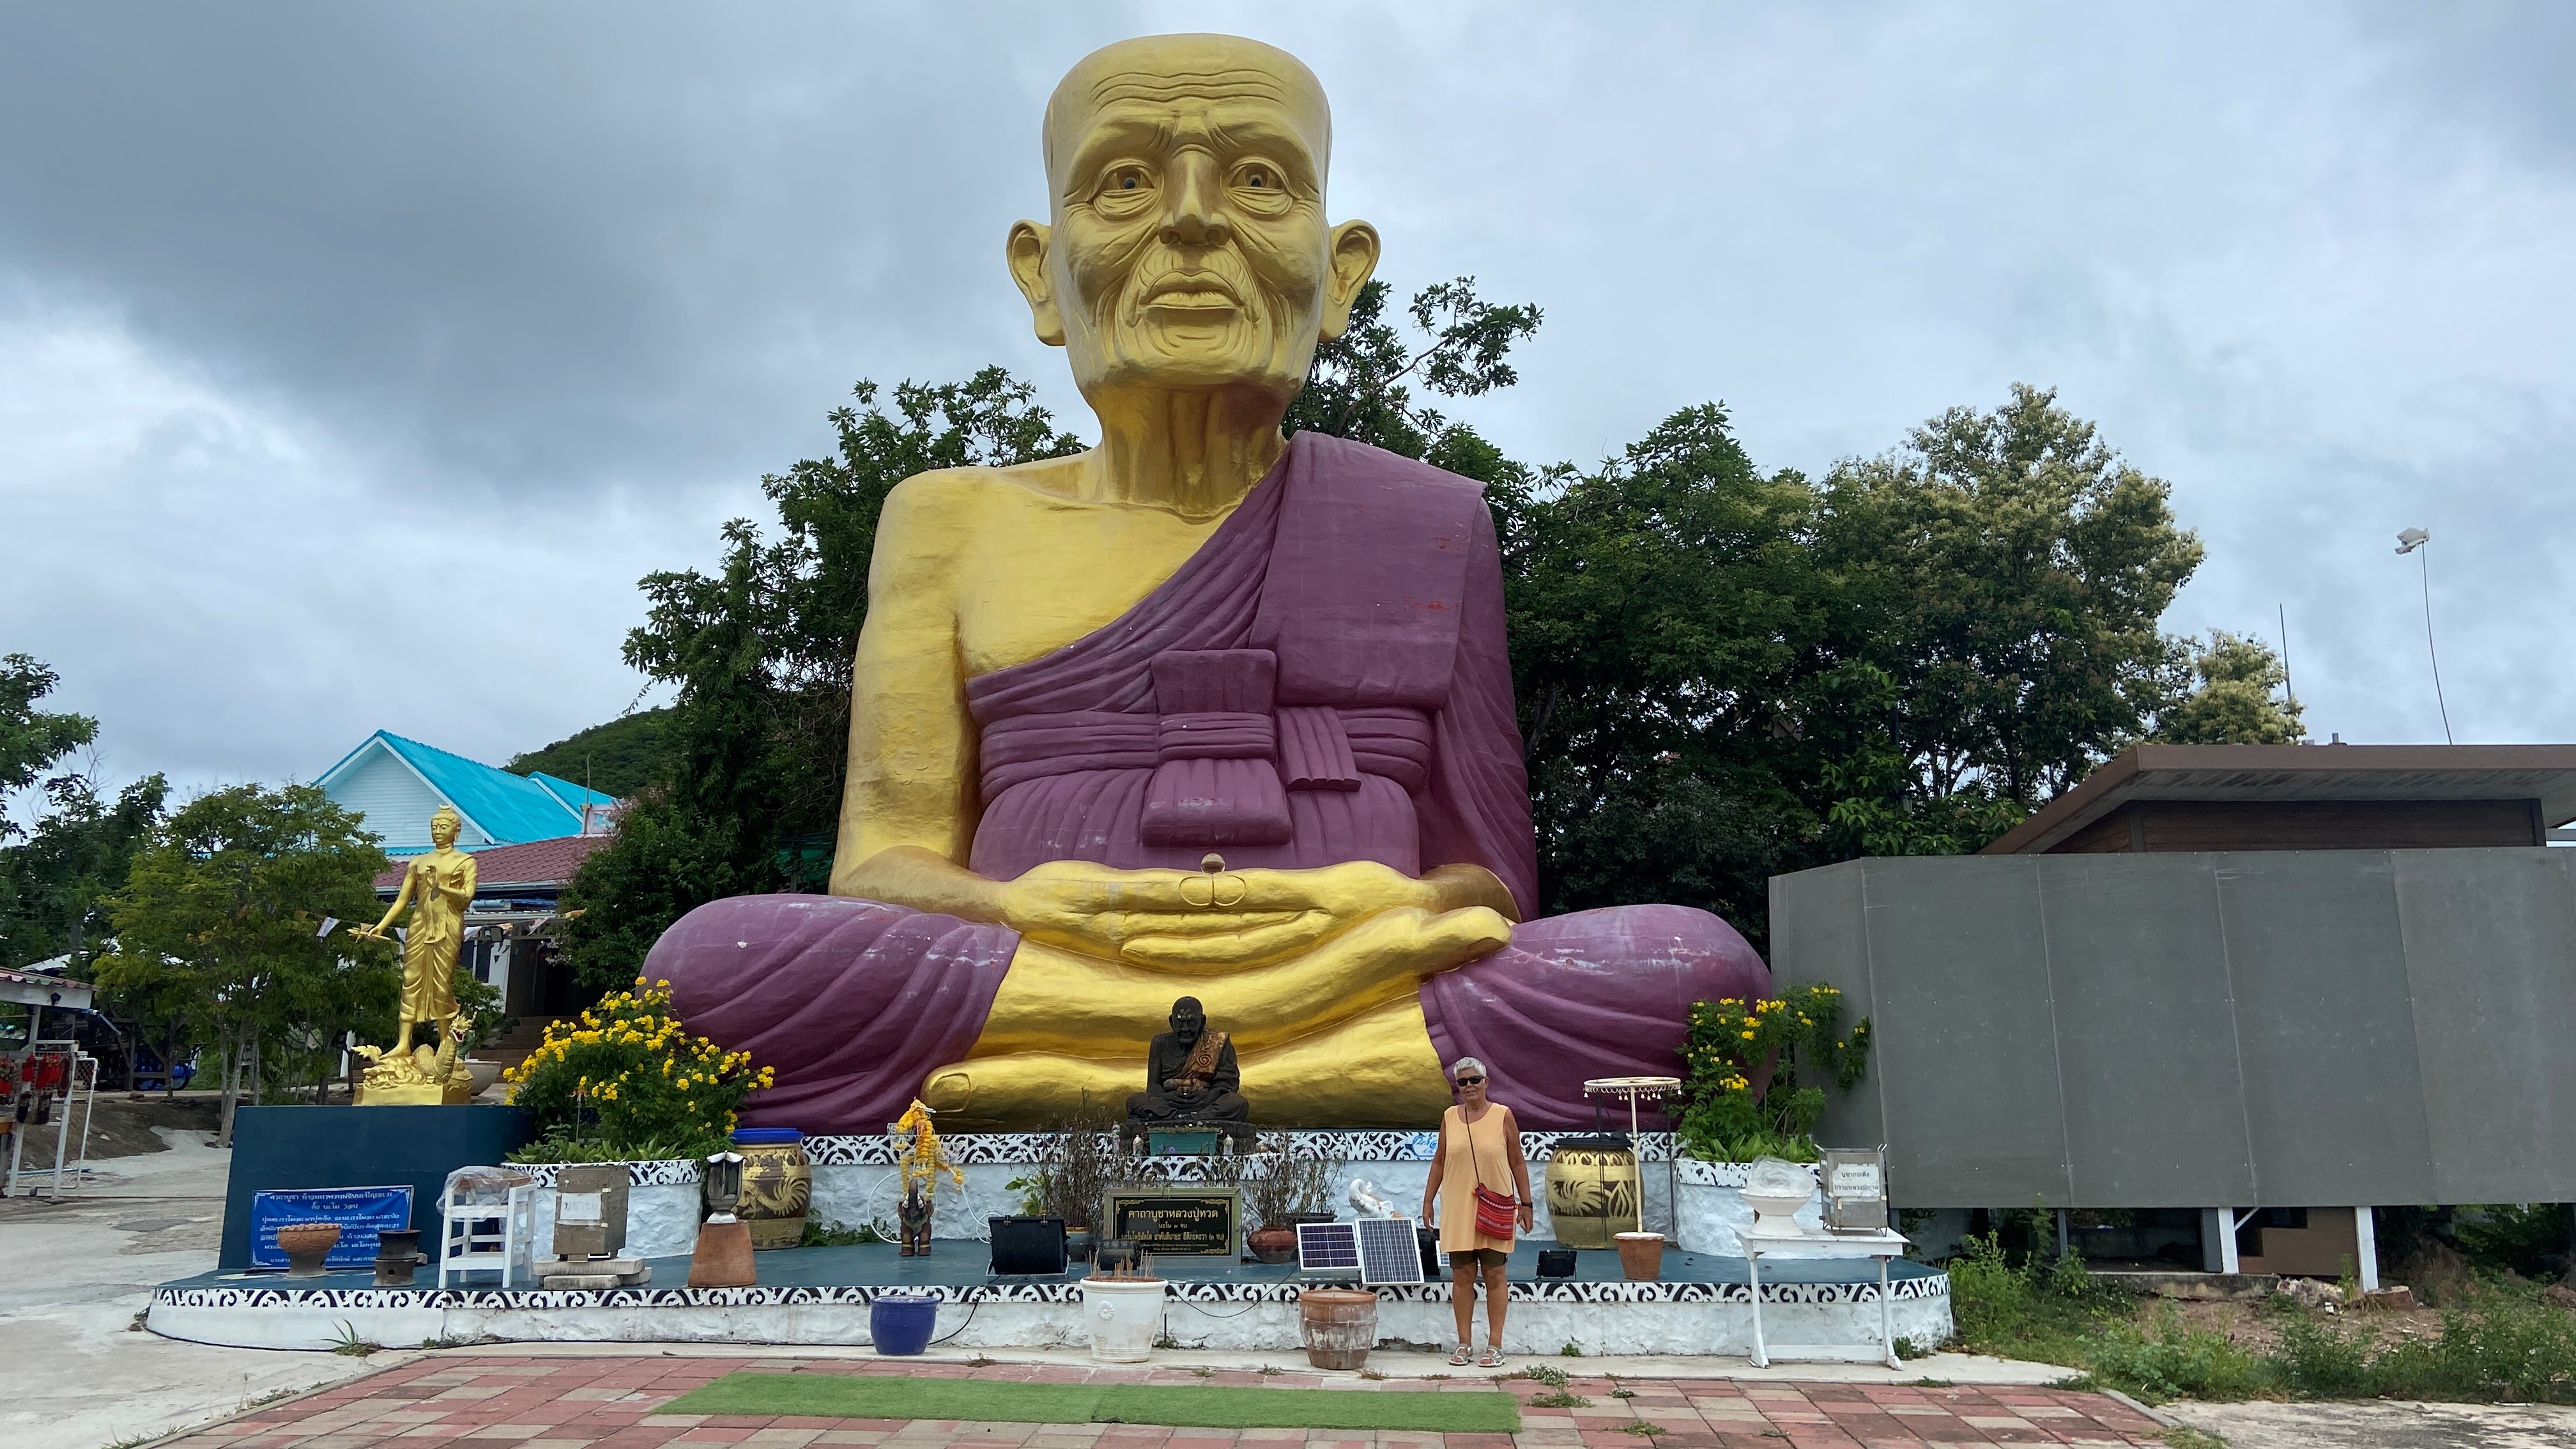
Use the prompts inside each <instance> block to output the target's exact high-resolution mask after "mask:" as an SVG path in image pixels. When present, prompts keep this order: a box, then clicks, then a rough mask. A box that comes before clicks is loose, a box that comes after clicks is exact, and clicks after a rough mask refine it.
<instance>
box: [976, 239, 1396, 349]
mask: <svg viewBox="0 0 2576 1449" xmlns="http://www.w3.org/2000/svg"><path fill="white" fill-rule="evenodd" d="M1050 239H1051V234H1050V233H1049V232H1048V230H1047V229H1046V228H1045V227H1042V226H1040V225H1038V224H1037V223H1036V222H1034V221H1019V222H1013V223H1012V224H1011V235H1010V239H1009V240H1007V241H1005V242H1003V243H1002V253H1003V257H1004V259H1005V260H1006V261H1008V262H1009V263H1010V268H1011V280H1012V281H1013V282H1016V283H1018V284H1019V288H1020V295H1021V296H1023V297H1026V298H1028V299H1029V320H1030V322H1032V323H1034V324H1035V325H1036V328H1037V334H1038V340H1039V341H1040V342H1043V343H1045V344H1046V345H1047V346H1049V347H1062V346H1063V345H1064V314H1063V313H1062V312H1061V311H1059V310H1057V308H1056V305H1055V282H1054V279H1052V278H1050V277H1049V276H1048V275H1047V243H1048V241H1049V240H1050ZM1343 310H1344V312H1345V313H1347V312H1348V311H1349V308H1347V307H1345V308H1344V309H1343Z"/></svg>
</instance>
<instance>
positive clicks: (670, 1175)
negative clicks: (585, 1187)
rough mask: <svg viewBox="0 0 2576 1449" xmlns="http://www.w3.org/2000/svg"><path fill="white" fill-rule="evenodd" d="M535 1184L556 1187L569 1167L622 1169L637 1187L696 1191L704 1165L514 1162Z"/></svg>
mask: <svg viewBox="0 0 2576 1449" xmlns="http://www.w3.org/2000/svg"><path fill="white" fill-rule="evenodd" d="M510 1165H511V1166H512V1167H513V1168H515V1169H517V1170H518V1171H520V1172H524V1173H526V1174H527V1175H528V1176H530V1177H531V1178H534V1179H535V1180H536V1183H537V1186H539V1187H552V1186H554V1185H555V1180H556V1174H558V1173H560V1172H562V1171H563V1170H564V1169H565V1168H567V1167H623V1168H625V1169H626V1173H627V1181H628V1182H630V1183H632V1184H634V1185H635V1186H637V1187H694V1186H696V1185H697V1184H698V1183H699V1182H700V1181H702V1180H703V1177H704V1172H705V1167H704V1164H702V1163H699V1162H696V1161H693V1160H691V1159H689V1158H685V1157H680V1158H664V1159H662V1160H660V1161H653V1162H514V1163H512V1164H510Z"/></svg>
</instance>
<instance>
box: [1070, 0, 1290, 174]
mask: <svg viewBox="0 0 2576 1449" xmlns="http://www.w3.org/2000/svg"><path fill="white" fill-rule="evenodd" d="M1229 101H1233V102H1244V101H1249V102H1254V103H1259V104H1263V105H1265V106H1267V107H1274V108H1276V110H1277V111H1278V112H1279V114H1280V115H1281V117H1282V118H1283V119H1284V120H1285V121H1286V123H1287V125H1288V126H1289V128H1290V129H1292V130H1294V131H1295V132H1296V133H1297V134H1298V136H1299V137H1300V138H1301V139H1303V140H1304V141H1305V143H1306V149H1307V152H1308V153H1309V156H1310V158H1311V159H1312V161H1313V164H1314V167H1315V172H1316V175H1318V176H1321V175H1322V174H1323V172H1324V169H1325V167H1326V165H1327V164H1328V162H1329V161H1330V159H1331V155H1332V148H1333V113H1332V108H1331V106H1330V105H1328V104H1327V103H1326V102H1325V99H1324V86H1323V83H1322V82H1321V81H1318V80H1316V79H1315V73H1314V72H1313V71H1310V70H1308V69H1306V66H1305V63H1304V62H1302V61H1300V60H1298V59H1297V57H1295V56H1293V55H1290V54H1289V53H1288V52H1286V51H1284V50H1280V49H1278V48H1277V47H1275V46H1269V45H1264V44H1262V43H1261V42H1259V41H1257V40H1244V39H1241V38H1239V37H1236V36H1232V35H1149V36H1145V37H1142V38H1140V39H1136V40H1122V41H1120V42H1118V43H1117V44H1115V45H1110V46H1104V47H1102V48H1101V49H1099V50H1095V51H1093V52H1092V53H1091V54H1089V55H1087V56H1084V57H1083V58H1082V59H1081V60H1080V61H1079V62H1077V63H1076V64H1075V65H1074V67H1073V69H1072V70H1070V71H1067V72H1065V77H1064V79H1063V80H1061V81H1059V82H1057V83H1056V88H1055V94H1054V95H1053V96H1051V97H1049V98H1048V100H1047V111H1046V135H1045V143H1046V167H1047V180H1048V182H1049V184H1050V186H1053V185H1054V184H1055V183H1058V182H1061V181H1062V180H1063V174H1062V167H1063V166H1064V164H1065V163H1066V162H1067V161H1069V160H1071V159H1072V157H1073V155H1074V153H1075V151H1077V150H1078V149H1079V148H1080V147H1081V145H1082V142H1083V138H1084V136H1085V135H1086V134H1087V133H1088V132H1089V131H1090V130H1091V128H1092V127H1093V126H1094V125H1095V124H1097V123H1098V121H1099V118H1100V117H1101V116H1102V115H1104V114H1106V113H1112V112H1140V111H1141V112H1145V113H1148V114H1150V113H1153V112H1156V111H1170V110H1173V109H1175V108H1178V107H1182V106H1188V105H1191V104H1192V103H1208V102H1215V103H1223V102H1229Z"/></svg>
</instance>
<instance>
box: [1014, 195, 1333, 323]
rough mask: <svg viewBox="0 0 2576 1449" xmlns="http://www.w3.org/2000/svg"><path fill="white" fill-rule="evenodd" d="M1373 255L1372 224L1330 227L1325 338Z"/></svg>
mask: <svg viewBox="0 0 2576 1449" xmlns="http://www.w3.org/2000/svg"><path fill="white" fill-rule="evenodd" d="M1021 225H1023V226H1025V225H1027V223H1026V222H1022V223H1021ZM1377 257H1378V237H1377V228H1376V227H1373V226H1371V225H1369V224H1368V223H1367V222H1364V221H1346V222H1343V223H1342V224H1341V225H1340V226H1337V227H1334V228H1333V250H1332V256H1331V258H1330V264H1331V267H1332V275H1331V276H1330V277H1328V278H1327V279H1326V280H1325V282H1324V318H1323V321H1324V327H1323V334H1322V335H1323V339H1324V340H1325V341H1326V342H1330V341H1332V340H1333V339H1334V338H1336V337H1339V336H1341V335H1342V333H1343V331H1344V330H1346V329H1347V328H1349V326H1350V325H1351V304H1352V303H1354V302H1357V301H1358V300H1359V298H1360V288H1362V287H1365V286H1367V285H1368V279H1369V278H1370V277H1371V276H1373V275H1375V274H1376V272H1377Z"/></svg>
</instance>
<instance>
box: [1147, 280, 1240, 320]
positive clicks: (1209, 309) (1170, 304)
mask: <svg viewBox="0 0 2576 1449" xmlns="http://www.w3.org/2000/svg"><path fill="white" fill-rule="evenodd" d="M1145 307H1146V309H1147V310H1149V311H1155V312H1178V313H1185V314H1191V315H1197V316H1208V317H1213V316H1223V315H1225V314H1227V313H1230V312H1237V311H1240V310H1242V308H1243V297H1242V295H1241V294H1240V293H1238V292H1236V291H1235V289H1234V284H1233V283H1231V282H1228V281H1227V280H1226V279H1225V278H1223V277H1220V276H1218V275H1217V274H1215V273H1214V272H1179V273H1175V274H1173V275H1171V276H1168V277H1165V278H1163V279H1162V280H1161V281H1159V282H1156V283H1155V284H1154V285H1153V287H1152V288H1151V289H1150V290H1149V291H1147V292H1146V293H1145Z"/></svg>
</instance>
